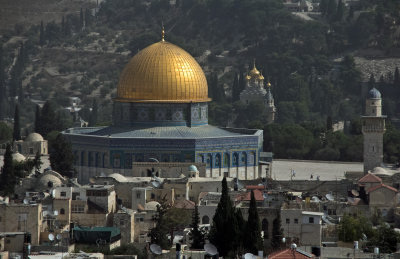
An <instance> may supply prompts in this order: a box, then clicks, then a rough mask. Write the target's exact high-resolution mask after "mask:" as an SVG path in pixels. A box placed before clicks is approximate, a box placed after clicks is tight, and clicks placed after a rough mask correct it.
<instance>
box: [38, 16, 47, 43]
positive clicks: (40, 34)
mask: <svg viewBox="0 0 400 259" xmlns="http://www.w3.org/2000/svg"><path fill="white" fill-rule="evenodd" d="M45 43H46V37H45V35H44V26H43V21H40V31H39V44H40V46H43V45H44V44H45Z"/></svg>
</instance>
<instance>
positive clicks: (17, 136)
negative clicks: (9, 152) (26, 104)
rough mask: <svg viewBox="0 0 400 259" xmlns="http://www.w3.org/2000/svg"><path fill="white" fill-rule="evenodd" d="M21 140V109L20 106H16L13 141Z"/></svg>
mask: <svg viewBox="0 0 400 259" xmlns="http://www.w3.org/2000/svg"><path fill="white" fill-rule="evenodd" d="M20 139H21V125H20V123H19V107H18V104H17V105H16V106H15V112H14V130H13V140H14V141H16V140H20Z"/></svg>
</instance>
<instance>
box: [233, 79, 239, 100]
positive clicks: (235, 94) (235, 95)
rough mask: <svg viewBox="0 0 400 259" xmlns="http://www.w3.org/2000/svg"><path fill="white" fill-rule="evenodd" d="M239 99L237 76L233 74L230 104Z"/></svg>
mask: <svg viewBox="0 0 400 259" xmlns="http://www.w3.org/2000/svg"><path fill="white" fill-rule="evenodd" d="M239 99H240V89H239V75H238V73H235V77H234V78H233V85H232V102H236V101H239Z"/></svg>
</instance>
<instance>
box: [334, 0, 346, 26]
mask: <svg viewBox="0 0 400 259" xmlns="http://www.w3.org/2000/svg"><path fill="white" fill-rule="evenodd" d="M344 11H345V7H344V4H343V1H342V0H339V1H338V6H337V11H336V21H341V20H342V19H343V16H344Z"/></svg>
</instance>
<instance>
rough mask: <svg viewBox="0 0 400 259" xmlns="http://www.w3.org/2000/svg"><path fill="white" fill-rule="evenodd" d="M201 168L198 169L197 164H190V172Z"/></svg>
mask: <svg viewBox="0 0 400 259" xmlns="http://www.w3.org/2000/svg"><path fill="white" fill-rule="evenodd" d="M198 171H199V170H197V167H196V166H195V165H191V166H189V172H191V173H195V172H198Z"/></svg>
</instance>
